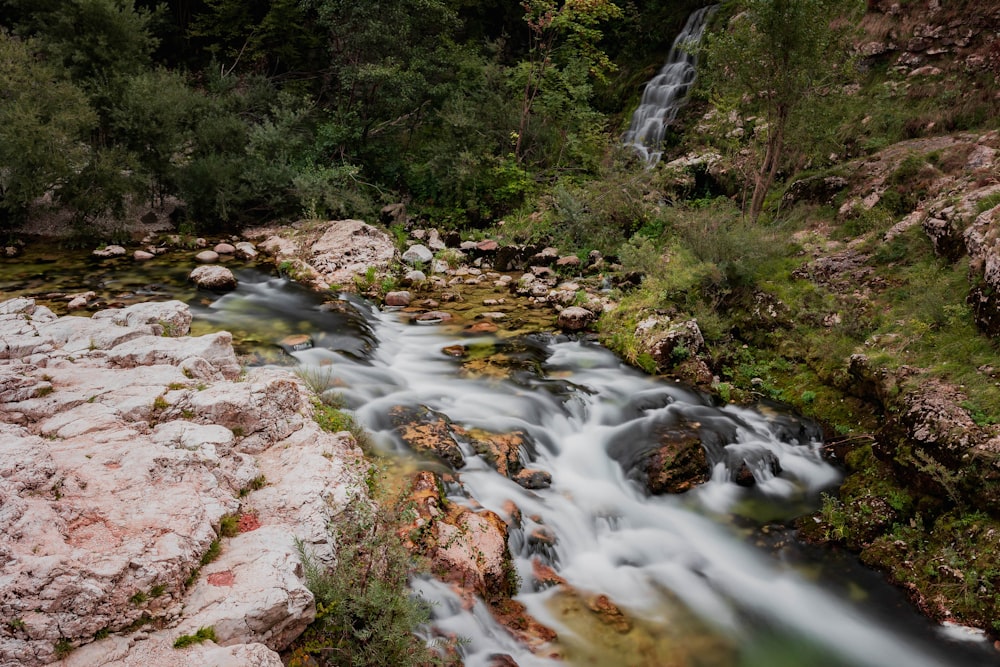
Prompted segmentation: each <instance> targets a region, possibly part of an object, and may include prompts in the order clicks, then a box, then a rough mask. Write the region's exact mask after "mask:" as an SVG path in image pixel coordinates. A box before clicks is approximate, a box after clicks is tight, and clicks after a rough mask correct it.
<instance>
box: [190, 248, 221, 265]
mask: <svg viewBox="0 0 1000 667" xmlns="http://www.w3.org/2000/svg"><path fill="white" fill-rule="evenodd" d="M194 258H195V259H196V260H197V261H199V262H201V263H202V264H212V263H213V262H218V261H219V253H217V252H215V251H214V250H202V251H201V252H199V253H198V254H197V255H195V256H194Z"/></svg>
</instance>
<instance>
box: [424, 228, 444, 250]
mask: <svg viewBox="0 0 1000 667" xmlns="http://www.w3.org/2000/svg"><path fill="white" fill-rule="evenodd" d="M427 247H428V248H430V250H431V251H432V252H436V251H438V250H444V249H445V248H446V247H447V245H446V244H445V242H444V241H442V240H441V233H440V232H438V230H436V229H432V230H431V231H430V234H429V235H428V236H427Z"/></svg>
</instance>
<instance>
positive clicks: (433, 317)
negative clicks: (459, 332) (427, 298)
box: [414, 310, 453, 324]
mask: <svg viewBox="0 0 1000 667" xmlns="http://www.w3.org/2000/svg"><path fill="white" fill-rule="evenodd" d="M414 319H415V320H416V321H417V322H419V323H422V324H437V323H439V322H447V321H448V320H450V319H453V318H452V314H451V313H446V312H445V311H443V310H431V311H428V312H426V313H421V314H419V315H417V316H416V318H414Z"/></svg>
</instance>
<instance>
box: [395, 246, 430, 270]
mask: <svg viewBox="0 0 1000 667" xmlns="http://www.w3.org/2000/svg"><path fill="white" fill-rule="evenodd" d="M433 259H434V253H432V252H431V251H430V249H429V248H428V247H427V246H425V245H422V244H420V243H417V244H416V245H412V246H410V247H409V248H408V249H407V251H406V252H404V253H403V261H404V262H406V263H407V264H409V265H411V266H413V265H415V264H430V263H431V260H433Z"/></svg>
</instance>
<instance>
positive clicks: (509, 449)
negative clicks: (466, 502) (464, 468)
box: [455, 429, 551, 488]
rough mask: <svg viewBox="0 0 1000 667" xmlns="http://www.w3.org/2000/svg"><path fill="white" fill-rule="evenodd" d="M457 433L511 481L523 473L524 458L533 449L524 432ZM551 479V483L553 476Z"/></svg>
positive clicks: (474, 430) (476, 430)
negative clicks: (522, 461) (522, 460)
mask: <svg viewBox="0 0 1000 667" xmlns="http://www.w3.org/2000/svg"><path fill="white" fill-rule="evenodd" d="M455 432H456V434H457V435H458V436H460V437H461V438H463V439H464V440H465V441H467V442H468V443H469V444H470V445H471V446H472V448H473V449H474V450H475V451H476V453H477V454H479V455H480V456H482V457H483V458H484V459H485V460H486V462H487V463H489V464H490V466H492V467H493V469H494V470H496V471H497V472H498V473H500V474H501V475H503V476H504V477H507V478H510V479H513V478H514V476H515V475H516V474H517V473H519V472H521V469H522V467H523V466H522V464H521V459H522V456H524V457H525V458H527V453H528V450H529V449H532V448H533V445H529V444H528V441H527V437H528V436H527V434H526V433H525V432H523V431H513V432H511V433H490V432H489V431H483V430H480V429H473V430H468V431H466V430H464V429H463V430H457V429H456V431H455ZM539 472H540V471H539ZM549 479H550V482H551V476H550V478H549ZM526 488H527V487H526Z"/></svg>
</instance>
